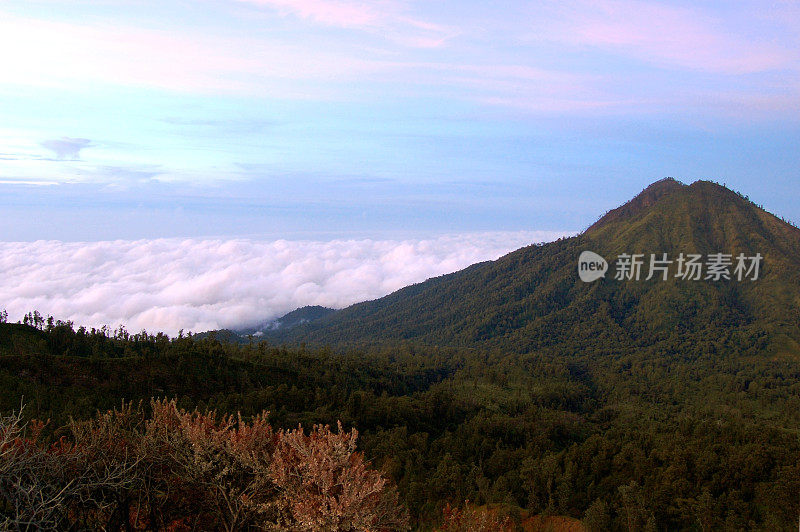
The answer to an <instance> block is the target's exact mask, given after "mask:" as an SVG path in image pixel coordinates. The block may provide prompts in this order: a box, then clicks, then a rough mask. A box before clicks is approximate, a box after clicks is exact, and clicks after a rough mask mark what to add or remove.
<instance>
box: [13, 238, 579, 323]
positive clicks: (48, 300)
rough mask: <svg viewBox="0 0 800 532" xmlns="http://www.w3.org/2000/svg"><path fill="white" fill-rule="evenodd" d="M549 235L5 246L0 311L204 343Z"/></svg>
mask: <svg viewBox="0 0 800 532" xmlns="http://www.w3.org/2000/svg"><path fill="white" fill-rule="evenodd" d="M564 234H566V233H563V232H562V233H558V232H551V231H533V232H530V231H527V232H496V233H468V234H460V235H446V236H440V237H436V238H431V239H423V240H402V241H400V240H367V239H365V240H334V241H329V242H324V241H287V240H276V241H256V240H242V239H236V240H196V239H189V240H181V239H158V240H136V241H119V240H118V241H113V242H77V243H76V242H61V241H37V242H0V309H2V308H5V309H7V310H8V313H9V319H10V320H12V321H16V320H18V319H21V318H22V316H23V315H24V314H25V313H26V312H28V311H31V310H39V311H40V312H41V313H42V314H45V315H48V314H51V315H53V316H55V317H56V318H60V319H69V320H73V321H74V322H75V324H76V326H77V325H85V326H88V327H100V326H102V325H109V326H112V327H116V326H117V325H120V324H124V325H125V326H126V328H128V330H131V331H140V330H141V329H147V330H148V331H150V332H156V331H164V332H167V333H169V334H171V335H174V334H176V333H177V332H178V330H180V329H184V330H187V331H195V332H199V331H204V330H209V329H217V328H222V327H228V328H236V327H243V326H248V325H254V324H255V323H257V322H262V321H264V320H268V319H272V318H275V317H278V316H281V315H283V314H285V313H286V312H289V311H291V310H293V309H295V308H298V307H301V306H304V305H323V306H327V307H334V308H341V307H345V306H347V305H350V304H352V303H356V302H359V301H365V300H368V299H374V298H377V297H381V296H383V295H386V294H389V293H391V292H393V291H395V290H397V289H399V288H402V287H403V286H406V285H409V284H412V283H415V282H420V281H424V280H425V279H427V278H429V277H433V276H437V275H441V274H444V273H448V272H453V271H456V270H459V269H461V268H464V267H466V266H468V265H470V264H473V263H475V262H479V261H483V260H490V259H495V258H498V257H500V256H501V255H503V254H505V253H507V252H509V251H512V250H514V249H517V248H519V247H522V246H524V245H527V244H530V243H533V242H539V241H546V240H553V239H555V238H558V237H559V236H562V235H564Z"/></svg>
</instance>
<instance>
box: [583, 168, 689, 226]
mask: <svg viewBox="0 0 800 532" xmlns="http://www.w3.org/2000/svg"><path fill="white" fill-rule="evenodd" d="M696 183H699V181H697V182H695V183H693V185H694V184H696ZM685 188H686V185H685V184H684V183H681V182H680V181H678V180H677V179H675V178H673V177H665V178H664V179H660V180H658V181H656V182H654V183H652V184H651V185H650V186H648V187H647V188H645V189H644V190H643V191H641V192H640V193H639V194H638V195H636V196H635V197H634V198H633V199H631V200H629V201H628V202H627V203H625V204H623V205H621V206H619V207H617V208H616V209H612V210H610V211H608V212H607V213H606V214H604V215H603V216H602V217H601V218H600V219H599V220H597V221H596V222H595V223H594V224H592V226H591V227H589V229H588V230H589V231H591V230H592V229H596V228H598V227H602V226H604V225H606V224H608V223H610V222H613V221H616V220H620V219H624V218H630V217H631V216H635V215H636V214H638V213H640V212H642V211H643V210H645V209H647V208H648V207H652V206H653V205H655V203H656V202H658V200H660V199H661V198H663V197H664V196H668V195H670V194H672V193H674V192H676V191H678V190H683V189H685Z"/></svg>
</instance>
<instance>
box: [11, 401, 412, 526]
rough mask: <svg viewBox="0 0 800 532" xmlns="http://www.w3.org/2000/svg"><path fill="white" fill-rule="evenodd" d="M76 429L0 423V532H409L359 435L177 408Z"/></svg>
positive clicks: (114, 416) (129, 409)
mask: <svg viewBox="0 0 800 532" xmlns="http://www.w3.org/2000/svg"><path fill="white" fill-rule="evenodd" d="M150 410H151V411H152V414H151V415H150V416H149V417H148V416H147V415H145V412H144V409H143V408H142V406H141V405H138V406H136V407H134V406H133V405H131V404H124V403H123V405H122V406H121V408H119V409H116V410H112V411H109V412H105V413H100V414H98V415H97V416H96V417H95V418H94V419H92V420H90V421H85V422H73V423H72V424H71V426H70V433H71V436H70V437H69V438H62V439H60V440H58V441H56V442H55V443H54V444H50V445H47V444H45V443H43V442H41V441H40V439H39V433H40V432H41V425H31V426H30V427H27V428H26V427H25V426H24V424H23V423H22V421H21V418H20V417H19V416H18V415H17V416H10V417H8V418H2V419H0V528H3V529H12V530H15V529H16V530H25V529H29V528H37V529H39V528H41V529H48V528H51V529H64V528H73V529H106V530H123V529H124V530H193V529H203V530H226V531H234V530H286V529H289V530H348V531H349V530H352V531H379V530H387V531H388V530H405V529H407V528H408V515H407V512H406V511H405V510H404V509H403V508H402V507H401V506H400V505H399V503H398V496H397V492H396V490H395V489H394V488H393V487H390V486H389V485H387V482H386V480H385V479H384V478H383V477H382V476H381V475H380V474H379V473H377V472H376V471H372V470H370V469H369V468H368V467H367V464H366V463H365V461H364V458H363V456H362V455H361V454H360V453H358V452H356V450H355V448H356V438H357V435H358V434H357V432H356V431H355V430H352V431H351V432H345V431H343V430H342V427H341V425H340V426H339V427H338V431H337V432H332V431H331V430H330V428H329V427H327V426H315V427H314V429H313V430H312V431H311V432H310V433H309V434H306V433H305V432H304V431H303V429H302V428H298V429H295V430H290V431H275V430H273V429H272V427H271V426H270V425H269V423H268V422H267V415H266V413H263V414H261V415H259V416H256V417H254V418H253V419H252V420H250V421H249V422H247V421H245V420H243V419H242V418H241V417H233V416H226V415H223V416H220V415H218V414H217V413H216V412H213V411H212V412H205V413H201V412H199V411H196V410H195V411H193V412H187V411H185V410H183V409H179V408H178V407H177V406H176V404H175V401H166V400H154V401H152V402H151V409H150Z"/></svg>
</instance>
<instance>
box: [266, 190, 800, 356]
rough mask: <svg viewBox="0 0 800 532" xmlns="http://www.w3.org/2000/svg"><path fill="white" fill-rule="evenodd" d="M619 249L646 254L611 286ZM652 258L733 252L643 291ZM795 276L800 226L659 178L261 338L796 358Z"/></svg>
mask: <svg viewBox="0 0 800 532" xmlns="http://www.w3.org/2000/svg"><path fill="white" fill-rule="evenodd" d="M585 250H590V251H594V252H596V253H598V254H600V255H601V256H603V257H604V258H605V259H606V260H608V261H609V262H610V263H611V264H610V269H609V271H608V273H607V274H606V277H605V279H601V280H599V281H596V282H594V283H584V282H582V281H581V280H580V279H579V278H578V271H577V263H578V257H579V255H580V254H581V252H582V251H585ZM626 253H627V254H636V253H640V254H644V259H643V260H644V264H643V266H642V274H641V279H640V280H639V281H636V280H630V279H625V280H616V279H614V276H615V273H616V272H615V260H616V259H617V258H618V256H619V255H620V254H626ZM651 253H652V254H656V255H657V257H658V258H662V257H661V254H663V253H667V254H668V259H669V260H676V259H677V258H678V257H679V255H680V254H681V253H683V254H684V255H687V256H688V255H689V254H701V255H702V257H703V259H702V260H703V261H706V260H707V259H708V257H709V255H712V254H716V253H723V254H730V255H732V257H731V260H732V262H734V264H733V265H732V266H731V268H729V271H730V273H731V276H732V277H734V278H733V279H731V280H724V279H720V280H706V279H701V280H696V281H695V280H688V279H682V278H676V277H675V273H676V272H677V263H673V264H671V265H670V268H671V269H670V272H669V278H668V280H666V281H664V280H662V279H661V277H660V275H656V276H654V278H653V279H651V280H649V281H647V280H644V279H645V278H646V277H647V275H648V273H649V272H648V268H649V258H650V257H649V256H650V254H651ZM740 253H743V254H744V255H745V256H747V257H752V256H755V255H756V254H760V255H761V256H762V257H763V260H762V261H761V263H760V266H761V271H760V272H759V277H758V279H757V280H752V279H745V280H742V281H739V280H737V279H736V278H735V276H734V275H733V273H734V267H735V262H736V260H735V259H736V257H737V256H738V255H739V254H740ZM748 265H749V263H748ZM799 272H800V230H798V229H797V228H796V227H793V226H792V225H790V224H789V223H786V222H784V221H782V220H780V219H778V218H777V217H775V216H774V215H772V214H770V213H768V212H766V211H765V210H763V209H762V208H760V207H758V206H756V205H754V204H753V203H752V202H750V201H749V200H748V199H746V198H745V197H743V196H741V195H739V194H737V193H735V192H732V191H731V190H728V189H727V188H725V187H723V186H720V185H718V184H715V183H712V182H707V181H698V182H695V183H693V184H691V185H684V184H682V183H679V182H678V181H675V180H672V179H666V180H662V181H659V182H656V183H654V184H653V185H651V186H650V187H648V188H647V189H645V190H644V191H643V192H642V193H641V194H639V195H638V196H636V197H635V198H634V199H633V200H631V201H630V202H628V203H626V204H625V205H623V206H621V207H619V208H618V209H615V210H613V211H611V212H609V213H607V214H606V215H604V216H603V217H602V218H601V219H600V220H599V221H598V222H597V223H595V224H594V225H592V226H591V227H590V228H589V229H588V230H586V231H585V232H584V233H582V234H580V235H578V236H576V237H573V238H566V239H561V240H558V241H556V242H551V243H547V244H544V245H534V246H529V247H525V248H522V249H520V250H517V251H515V252H513V253H510V254H508V255H506V256H504V257H502V258H500V259H498V260H496V261H493V262H486V263H481V264H476V265H473V266H471V267H469V268H467V269H465V270H462V271H459V272H456V273H453V274H450V275H445V276H441V277H437V278H434V279H430V280H428V281H425V282H424V283H419V284H416V285H413V286H409V287H407V288H404V289H402V290H399V291H397V292H395V293H393V294H390V295H388V296H386V297H383V298H381V299H378V300H375V301H368V302H365V303H360V304H357V305H353V306H351V307H348V308H346V309H343V310H341V311H338V312H335V313H333V314H330V315H328V316H326V317H324V318H322V319H319V320H317V321H315V322H313V323H309V324H305V325H302V326H298V327H295V328H293V329H291V330H288V331H280V330H278V331H274V332H273V333H271V334H268V336H267V338H268V339H270V340H271V341H273V342H278V343H280V342H287V343H299V342H308V343H312V344H331V345H353V344H359V343H376V342H377V343H381V342H385V341H398V340H404V341H407V340H411V341H414V342H416V343H421V344H437V345H451V346H469V347H493V348H501V349H504V350H511V351H514V352H530V351H533V350H536V349H541V348H544V347H552V346H557V345H559V344H564V343H565V342H567V343H568V344H569V346H570V348H575V347H585V348H596V347H599V346H602V347H604V348H610V349H628V348H630V347H631V346H637V345H652V343H653V342H656V341H662V340H665V339H667V338H669V337H670V336H675V335H677V337H675V338H673V340H674V341H678V342H680V341H686V340H689V339H691V338H696V339H702V340H704V341H709V340H711V339H712V338H713V339H717V340H719V339H730V337H731V336H735V337H736V341H737V342H739V344H740V346H741V347H742V349H744V350H745V351H746V352H749V350H748V346H757V347H758V350H759V351H760V352H766V353H769V354H771V355H784V354H793V355H794V354H797V353H798V352H800V349H798V347H799V346H798V343H797V341H798V321H800V273H799ZM703 276H704V277H705V272H704V273H703ZM765 342H766V344H767V345H766V346H765V345H764V343H765Z"/></svg>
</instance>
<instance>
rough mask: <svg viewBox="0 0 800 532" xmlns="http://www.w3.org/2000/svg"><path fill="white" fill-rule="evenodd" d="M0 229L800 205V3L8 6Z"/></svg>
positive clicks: (1, 25)
mask: <svg viewBox="0 0 800 532" xmlns="http://www.w3.org/2000/svg"><path fill="white" fill-rule="evenodd" d="M0 50H2V51H1V52H0V213H1V214H2V216H0V240H5V241H13V240H36V239H58V240H67V241H70V240H72V241H75V240H86V241H91V240H109V239H139V238H157V237H199V236H214V235H222V236H229V237H230V236H245V237H251V236H259V237H270V238H272V237H275V238H294V239H296V238H316V239H326V238H337V237H341V236H358V237H361V236H363V237H384V236H386V237H391V238H394V237H400V238H406V237H412V236H420V235H427V234H431V233H433V234H435V233H446V232H451V233H452V232H466V231H516V230H552V231H563V230H566V231H569V230H580V229H582V228H584V227H586V226H588V225H589V224H591V223H592V221H594V220H595V219H596V218H597V217H599V216H600V215H601V214H602V213H603V212H604V211H606V210H607V209H609V208H612V207H614V206H616V205H618V204H620V203H622V202H624V201H625V200H627V199H629V198H630V197H631V196H632V195H634V194H635V193H636V192H638V191H639V190H640V189H642V188H643V187H644V186H646V185H647V184H648V183H650V182H652V181H654V180H656V179H660V178H662V177H665V176H673V177H676V178H678V179H681V180H683V181H693V180H695V179H713V180H716V181H719V182H723V183H726V184H728V185H729V186H731V187H732V188H735V189H737V190H739V191H741V192H743V193H745V194H748V195H749V196H750V197H751V198H752V199H754V200H755V201H756V202H758V203H763V204H764V205H765V207H767V208H768V209H769V210H771V211H773V212H775V213H777V214H779V215H781V216H784V217H787V218H789V219H792V220H795V221H800V204H799V203H798V202H797V201H796V198H797V197H800V169H799V168H800V165H799V164H798V163H800V157H798V153H799V151H798V144H800V4H798V2H796V1H775V2H763V1H750V2H748V1H737V2H727V1H725V2H654V1H641V2H623V1H608V0H576V1H572V0H566V1H557V2H556V1H553V2H548V1H543V2H500V3H497V2H492V3H487V2H472V1H466V0H459V1H452V2H451V1H424V2H412V1H402V0H376V1H371V2H360V1H355V0H241V1H213V0H197V1H189V0H182V1H171V0H163V1H159V2H141V1H136V2H133V1H131V2H128V1H126V0H115V1H93V2H88V1H86V2H84V1H80V0H71V1H69V2H65V1H60V0H39V1H37V0H25V1H13V0H6V1H0Z"/></svg>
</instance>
